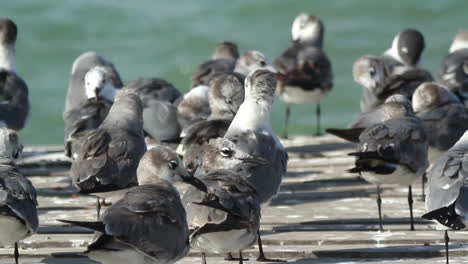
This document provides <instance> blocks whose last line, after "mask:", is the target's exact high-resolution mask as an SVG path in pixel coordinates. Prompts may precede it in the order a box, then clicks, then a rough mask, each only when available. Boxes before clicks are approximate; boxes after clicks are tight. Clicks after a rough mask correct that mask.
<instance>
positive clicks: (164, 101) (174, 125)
mask: <svg viewBox="0 0 468 264" xmlns="http://www.w3.org/2000/svg"><path fill="white" fill-rule="evenodd" d="M127 88H128V89H135V90H136V91H137V93H138V95H139V96H140V99H141V102H142V104H143V129H144V131H145V133H146V134H147V135H149V136H150V137H151V138H153V139H155V140H157V141H174V140H178V139H179V135H180V125H179V123H178V122H177V107H176V106H175V105H174V102H176V101H177V99H179V98H180V97H181V93H180V92H179V90H177V88H175V87H174V86H173V85H172V84H171V83H169V82H167V81H165V80H163V79H159V78H140V79H138V80H136V81H134V82H132V83H130V84H129V85H127Z"/></svg>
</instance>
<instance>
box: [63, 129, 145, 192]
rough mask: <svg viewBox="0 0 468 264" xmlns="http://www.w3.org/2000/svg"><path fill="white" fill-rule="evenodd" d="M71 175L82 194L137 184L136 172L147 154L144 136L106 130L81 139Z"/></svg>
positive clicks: (97, 131) (94, 132)
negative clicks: (139, 163) (141, 159)
mask: <svg viewBox="0 0 468 264" xmlns="http://www.w3.org/2000/svg"><path fill="white" fill-rule="evenodd" d="M80 145H81V148H80V150H79V151H78V153H77V154H78V157H77V158H76V159H75V160H74V161H73V162H72V167H71V176H72V179H73V182H74V183H75V184H76V186H77V187H78V189H80V192H83V193H92V192H105V191H111V190H116V189H122V188H126V187H130V186H135V185H137V179H136V169H137V166H138V162H139V160H140V158H141V157H142V156H143V154H144V152H145V151H146V144H145V142H144V139H143V137H141V136H138V135H133V134H129V133H125V131H115V132H114V133H112V135H111V134H110V133H109V132H107V131H106V130H104V129H102V128H101V129H96V130H94V131H91V132H89V133H88V134H87V135H86V136H84V137H83V138H82V139H81V140H80Z"/></svg>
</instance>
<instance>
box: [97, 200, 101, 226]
mask: <svg viewBox="0 0 468 264" xmlns="http://www.w3.org/2000/svg"><path fill="white" fill-rule="evenodd" d="M96 212H97V219H98V220H99V217H101V200H100V199H99V197H98V198H97V199H96Z"/></svg>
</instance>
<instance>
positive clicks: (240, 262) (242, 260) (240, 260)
mask: <svg viewBox="0 0 468 264" xmlns="http://www.w3.org/2000/svg"><path fill="white" fill-rule="evenodd" d="M239 264H244V258H243V257H242V251H239Z"/></svg>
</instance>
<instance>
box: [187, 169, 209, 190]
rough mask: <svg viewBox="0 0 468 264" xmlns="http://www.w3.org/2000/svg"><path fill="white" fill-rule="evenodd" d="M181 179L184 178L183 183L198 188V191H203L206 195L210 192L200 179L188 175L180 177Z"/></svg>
mask: <svg viewBox="0 0 468 264" xmlns="http://www.w3.org/2000/svg"><path fill="white" fill-rule="evenodd" d="M180 177H181V178H182V181H183V182H185V183H188V184H190V185H192V186H193V187H195V188H197V190H199V191H202V192H204V193H206V192H208V189H207V188H206V185H205V184H204V183H203V182H202V181H201V180H199V179H198V178H196V177H194V176H191V175H189V174H188V173H187V174H186V175H180Z"/></svg>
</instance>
